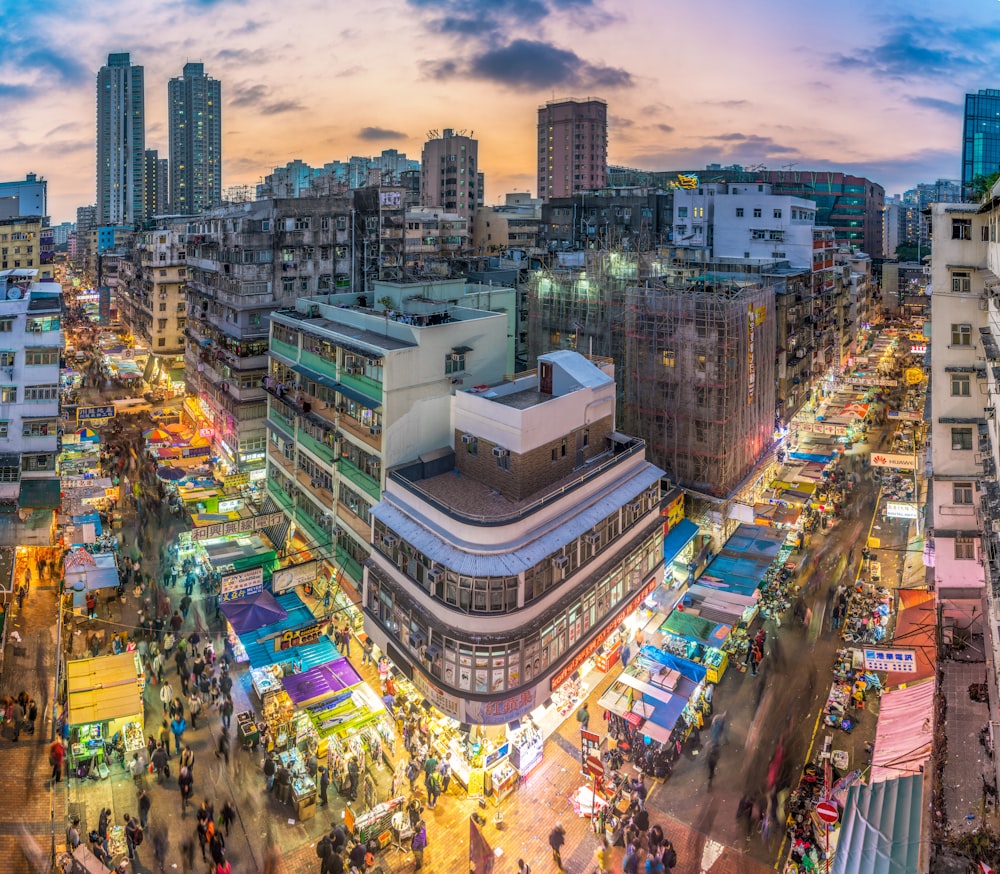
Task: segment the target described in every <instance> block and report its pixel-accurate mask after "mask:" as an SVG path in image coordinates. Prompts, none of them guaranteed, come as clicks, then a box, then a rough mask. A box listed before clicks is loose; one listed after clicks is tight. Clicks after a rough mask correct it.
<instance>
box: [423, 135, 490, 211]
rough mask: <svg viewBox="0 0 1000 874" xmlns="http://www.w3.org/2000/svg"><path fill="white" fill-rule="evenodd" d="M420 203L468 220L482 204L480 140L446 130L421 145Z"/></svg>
mask: <svg viewBox="0 0 1000 874" xmlns="http://www.w3.org/2000/svg"><path fill="white" fill-rule="evenodd" d="M420 157H421V161H420V169H421V177H420V200H421V202H422V203H423V205H424V206H439V207H441V208H442V209H444V210H447V211H449V212H456V213H458V214H459V215H460V216H463V217H464V218H467V219H471V218H472V217H473V216H474V215H475V214H476V206H478V205H479V203H480V202H481V201H482V191H481V190H480V187H479V186H480V184H481V178H480V174H479V140H474V139H473V138H472V137H468V136H466V135H465V134H464V133H461V132H459V133H455V131H454V130H452V129H451V128H445V129H444V131H442V133H441V136H440V137H437V136H436V137H434V138H433V139H430V140H428V141H427V142H426V143H424V149H423V152H422V153H421V156H420Z"/></svg>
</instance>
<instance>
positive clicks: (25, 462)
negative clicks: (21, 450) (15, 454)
mask: <svg viewBox="0 0 1000 874" xmlns="http://www.w3.org/2000/svg"><path fill="white" fill-rule="evenodd" d="M21 469H22V470H55V456H54V455H22V456H21Z"/></svg>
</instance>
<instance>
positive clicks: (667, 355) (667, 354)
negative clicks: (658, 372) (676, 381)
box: [663, 349, 677, 367]
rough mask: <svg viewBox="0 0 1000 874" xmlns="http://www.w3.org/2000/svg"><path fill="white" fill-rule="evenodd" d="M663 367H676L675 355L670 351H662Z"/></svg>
mask: <svg viewBox="0 0 1000 874" xmlns="http://www.w3.org/2000/svg"><path fill="white" fill-rule="evenodd" d="M663 366H664V367H676V366H677V353H676V352H674V351H673V350H672V349H664V350H663Z"/></svg>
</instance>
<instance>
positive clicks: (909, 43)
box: [830, 18, 1000, 81]
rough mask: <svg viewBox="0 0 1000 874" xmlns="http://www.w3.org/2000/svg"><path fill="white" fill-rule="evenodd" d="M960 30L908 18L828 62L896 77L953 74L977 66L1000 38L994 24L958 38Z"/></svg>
mask: <svg viewBox="0 0 1000 874" xmlns="http://www.w3.org/2000/svg"><path fill="white" fill-rule="evenodd" d="M963 33H969V31H967V30H963V29H955V28H949V27H948V26H947V25H946V24H944V23H943V22H940V21H930V20H927V19H918V18H911V19H909V20H907V21H905V22H903V23H902V24H898V25H897V26H895V27H893V28H892V29H891V30H890V31H889V32H888V33H887V34H886V35H885V36H884V38H883V39H882V40H881V42H879V43H878V44H877V45H874V46H865V47H863V48H859V49H858V50H857V51H855V52H853V53H850V54H838V55H834V56H832V58H831V59H830V65H831V66H833V67H834V68H835V69H840V70H858V71H862V72H867V73H870V74H871V75H873V76H875V77H877V78H882V79H893V80H897V81H906V80H909V79H914V78H932V77H938V76H942V75H955V74H957V73H959V72H965V71H968V70H972V69H976V68H978V67H979V66H980V65H981V63H982V62H983V61H984V60H985V59H986V58H988V57H990V55H991V54H992V47H993V46H994V44H995V43H996V41H997V40H998V39H1000V30H998V29H997V28H996V27H992V28H991V27H988V26H987V27H984V28H981V29H977V30H975V31H974V38H972V39H963V38H961V36H962V34H963Z"/></svg>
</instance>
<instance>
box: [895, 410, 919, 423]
mask: <svg viewBox="0 0 1000 874" xmlns="http://www.w3.org/2000/svg"><path fill="white" fill-rule="evenodd" d="M888 415H889V418H890V419H905V420H906V421H907V422H922V421H923V420H924V416H923V413H917V412H915V411H913V410H889V413H888Z"/></svg>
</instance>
